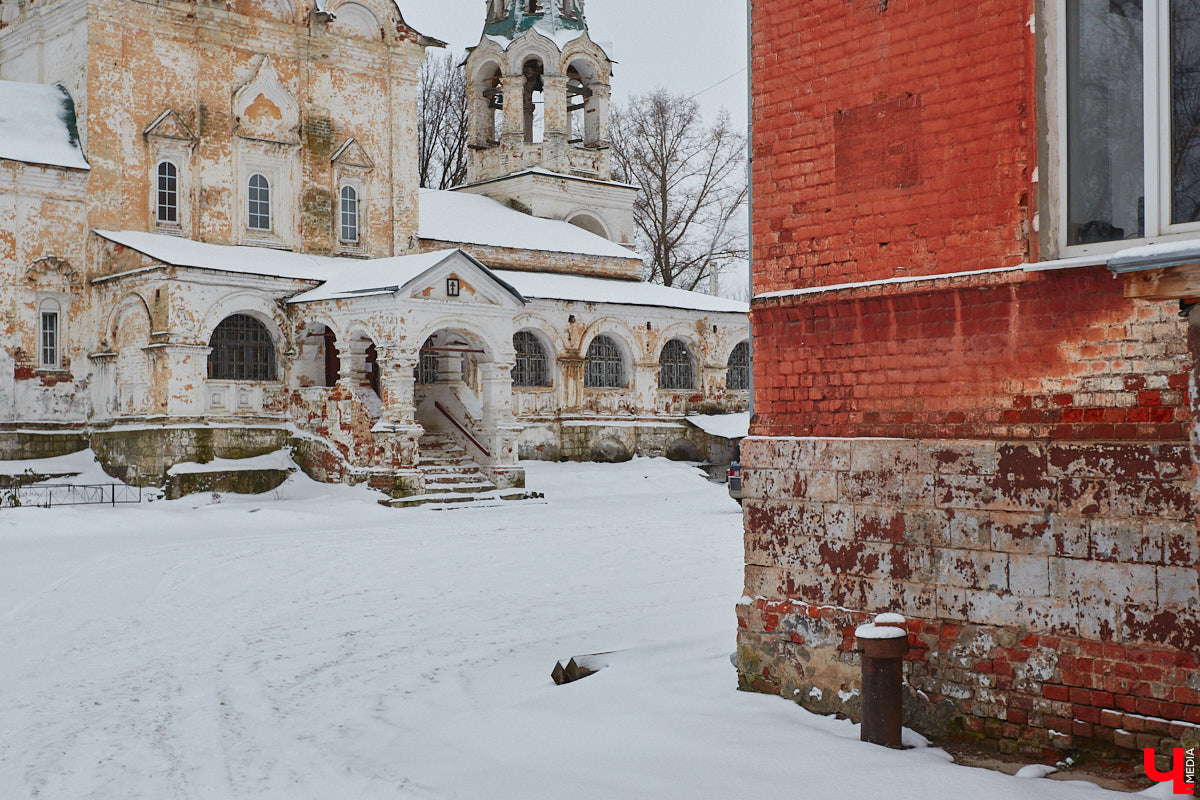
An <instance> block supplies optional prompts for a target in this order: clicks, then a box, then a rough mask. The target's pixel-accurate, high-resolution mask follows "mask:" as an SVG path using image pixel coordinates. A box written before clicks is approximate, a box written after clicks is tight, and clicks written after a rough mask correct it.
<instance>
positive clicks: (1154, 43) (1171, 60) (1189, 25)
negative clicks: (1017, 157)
mask: <svg viewBox="0 0 1200 800" xmlns="http://www.w3.org/2000/svg"><path fill="white" fill-rule="evenodd" d="M1055 2H1056V3H1057V9H1058V12H1059V14H1060V15H1061V20H1062V24H1061V25H1059V26H1058V29H1059V38H1058V48H1059V52H1060V53H1061V54H1062V62H1063V63H1064V64H1065V76H1064V80H1063V82H1062V86H1061V88H1060V94H1059V113H1060V114H1062V115H1065V142H1064V144H1065V158H1064V159H1063V161H1064V163H1063V164H1062V165H1061V169H1062V175H1061V178H1060V184H1059V186H1060V192H1061V193H1062V194H1063V195H1065V197H1064V198H1063V199H1062V200H1060V205H1061V211H1060V218H1059V221H1060V225H1061V226H1062V234H1061V238H1062V240H1063V243H1064V244H1065V245H1067V246H1068V247H1073V246H1087V245H1098V244H1102V243H1106V242H1118V241H1122V240H1127V239H1142V238H1149V237H1156V236H1164V235H1168V234H1178V233H1188V232H1200V0H1162V2H1145V0H1055Z"/></svg>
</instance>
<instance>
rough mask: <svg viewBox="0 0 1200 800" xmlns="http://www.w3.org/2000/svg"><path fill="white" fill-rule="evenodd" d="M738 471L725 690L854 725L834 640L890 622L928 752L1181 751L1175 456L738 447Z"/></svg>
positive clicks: (1180, 461)
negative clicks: (952, 743) (903, 621)
mask: <svg viewBox="0 0 1200 800" xmlns="http://www.w3.org/2000/svg"><path fill="white" fill-rule="evenodd" d="M742 458H743V463H744V464H747V465H750V464H752V465H753V468H750V469H747V470H746V472H745V473H744V481H745V482H744V485H743V488H744V492H745V496H746V501H745V502H746V509H747V510H746V598H745V599H744V600H743V604H742V605H740V606H739V607H738V617H739V625H740V631H739V651H740V653H741V657H740V671H741V675H742V681H743V685H745V686H746V687H748V688H757V689H760V690H767V691H772V692H778V693H780V694H783V695H784V696H786V697H794V698H795V699H797V700H798V701H800V702H801V703H803V704H804V705H806V706H809V707H812V708H814V710H818V711H842V712H845V713H850V714H852V715H854V714H857V706H856V705H855V704H854V703H847V702H846V701H845V700H839V699H838V692H843V693H845V692H851V690H852V689H853V687H855V686H857V683H858V661H857V656H856V655H855V654H854V652H853V650H854V642H853V628H854V625H855V624H858V623H861V622H863V621H866V620H867V617H868V613H867V612H870V613H874V612H877V611H883V610H893V611H898V612H900V613H903V614H905V615H906V616H909V617H910V619H911V622H910V626H909V631H910V639H911V642H912V645H913V648H912V652H911V654H910V656H909V657H908V660H907V663H906V665H905V668H906V683H907V686H908V689H909V697H908V698H907V701H906V706H907V708H906V713H907V715H908V722H909V724H911V725H913V726H915V727H918V728H921V729H923V730H925V731H927V732H929V733H933V734H936V735H947V734H979V735H989V736H993V737H995V738H998V739H1005V740H1007V741H1008V742H1009V744H1008V745H1006V746H1007V747H1009V748H1016V747H1018V746H1021V747H1024V748H1025V749H1026V750H1027V751H1028V750H1036V749H1037V748H1048V747H1060V748H1065V749H1071V748H1074V747H1083V746H1089V745H1095V744H1096V743H1114V744H1117V745H1121V746H1134V744H1131V742H1132V743H1136V746H1138V747H1142V746H1150V747H1159V746H1162V747H1163V749H1164V750H1166V749H1169V747H1170V746H1174V745H1173V743H1177V742H1178V741H1179V738H1180V737H1181V736H1182V735H1183V734H1185V733H1188V732H1192V733H1195V732H1196V731H1195V730H1193V729H1192V728H1189V726H1196V725H1200V693H1198V690H1200V672H1197V669H1196V668H1197V663H1198V662H1197V658H1198V656H1197V652H1200V571H1198V569H1197V562H1198V561H1200V539H1198V537H1197V531H1196V526H1195V523H1194V514H1195V506H1194V503H1193V495H1192V483H1193V480H1194V479H1193V477H1192V457H1191V452H1190V447H1189V446H1188V445H1186V444H1183V443H1170V444H1152V443H1143V442H1110V443H1096V442H1063V443H1044V442H1043V443H1035V442H1028V441H1023V442H1013V441H1009V442H995V441H969V440H967V441H949V440H940V441H928V440H901V439H892V440H880V439H875V440H864V439H859V440H847V439H813V438H809V439H801V438H752V439H747V440H745V441H743V443H742ZM814 689H816V692H814V691H813V690H814ZM1129 714H1138V715H1141V716H1143V717H1152V718H1156V719H1149V720H1141V721H1134V720H1133V719H1127V716H1128V715H1129ZM1129 722H1132V724H1133V727H1130V726H1129V725H1127V724H1126V723H1129ZM1121 731H1125V732H1134V733H1144V734H1146V736H1150V735H1154V736H1155V737H1156V738H1155V739H1154V741H1153V742H1152V743H1149V744H1141V743H1140V742H1143V741H1148V739H1137V738H1136V737H1134V738H1133V739H1131V738H1129V737H1128V736H1127V735H1125V734H1123V733H1121ZM1089 740H1092V741H1090V742H1089Z"/></svg>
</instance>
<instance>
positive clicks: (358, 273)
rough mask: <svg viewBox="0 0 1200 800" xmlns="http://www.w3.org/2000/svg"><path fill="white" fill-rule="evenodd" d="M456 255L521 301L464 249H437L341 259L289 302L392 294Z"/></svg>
mask: <svg viewBox="0 0 1200 800" xmlns="http://www.w3.org/2000/svg"><path fill="white" fill-rule="evenodd" d="M455 256H459V257H461V258H463V259H465V260H466V261H468V262H470V263H471V264H472V265H473V266H475V267H476V268H478V269H479V270H480V271H482V272H483V273H484V274H485V275H487V276H488V277H489V278H491V279H492V280H494V281H495V282H496V283H497V284H499V285H500V286H501V287H503V288H504V289H505V290H507V291H508V292H510V293H511V294H512V295H513V296H514V297H516V298H517V299H518V300H520V301H522V302H524V301H525V298H524V297H522V296H521V294H520V292H518V291H517V290H516V289H515V288H513V286H512V285H511V284H509V283H507V282H506V281H504V280H502V279H501V278H500V277H499V276H497V275H496V273H495V272H494V271H493V270H490V269H488V268H487V267H485V266H484V265H483V264H481V263H479V262H478V261H476V260H475V259H474V258H473V257H472V256H471V254H470V253H467V252H466V251H465V250H458V249H454V250H437V251H435V252H432V253H418V254H416V255H411V256H394V257H392V258H376V259H371V260H370V261H356V260H351V259H342V260H343V261H347V262H352V264H349V263H348V264H341V265H339V266H338V267H337V268H336V270H335V271H332V272H330V273H329V274H328V275H327V279H326V281H325V283H323V284H322V285H320V286H318V287H317V288H316V289H312V290H310V291H307V292H305V293H304V294H301V295H297V296H296V297H293V298H292V299H291V302H293V303H311V302H316V301H318V300H340V299H346V298H351V297H369V296H371V295H377V294H392V293H394V292H398V291H400V290H401V289H402V288H404V287H406V286H408V285H410V284H412V283H415V282H417V281H418V280H419V279H420V278H421V276H422V275H424V274H426V273H427V272H429V271H430V270H433V269H436V268H437V267H439V266H441V265H442V264H444V263H445V262H446V261H448V260H450V259H451V258H454V257H455Z"/></svg>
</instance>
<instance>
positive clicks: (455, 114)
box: [417, 53, 468, 189]
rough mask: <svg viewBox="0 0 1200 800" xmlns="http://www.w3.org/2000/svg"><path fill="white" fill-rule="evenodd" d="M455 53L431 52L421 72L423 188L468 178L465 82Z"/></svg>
mask: <svg viewBox="0 0 1200 800" xmlns="http://www.w3.org/2000/svg"><path fill="white" fill-rule="evenodd" d="M461 60H462V58H461V56H460V55H458V54H456V53H430V54H429V56H428V57H427V58H426V59H425V63H424V64H422V65H421V71H420V118H419V119H418V122H417V153H418V161H417V168H418V171H419V174H420V179H421V187H422V188H424V189H449V188H450V187H452V186H457V185H459V184H460V183H462V182H463V181H465V180H466V179H467V135H468V131H467V83H466V77H465V76H464V75H463V71H462V69H461V68H460V67H459V62H460V61H461Z"/></svg>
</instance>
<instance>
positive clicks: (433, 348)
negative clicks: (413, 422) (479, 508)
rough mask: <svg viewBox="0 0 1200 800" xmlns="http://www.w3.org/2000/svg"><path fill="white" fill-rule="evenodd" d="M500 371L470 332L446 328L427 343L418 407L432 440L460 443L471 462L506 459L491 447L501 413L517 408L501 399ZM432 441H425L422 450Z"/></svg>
mask: <svg viewBox="0 0 1200 800" xmlns="http://www.w3.org/2000/svg"><path fill="white" fill-rule="evenodd" d="M498 366H499V365H497V364H496V362H495V358H494V357H493V355H492V352H491V351H490V350H489V349H488V348H487V346H486V345H485V344H484V342H483V340H482V338H481V337H479V336H477V335H475V334H474V333H472V332H470V331H466V330H463V329H461V328H443V329H440V330H438V331H435V332H434V333H433V334H431V335H430V336H429V337H428V338H426V340H425V342H424V343H423V344H422V345H421V348H420V352H419V353H418V354H417V359H416V367H415V368H414V371H413V377H414V378H415V380H414V384H415V385H414V387H413V403H414V405H415V407H416V418H417V422H419V423H420V424H421V427H423V428H424V429H425V431H426V434H427V436H428V437H434V438H437V439H440V440H441V442H442V443H444V442H445V441H448V440H449V441H454V442H457V443H458V445H459V446H461V447H462V448H463V449H464V450H466V451H467V453H468V455H469V456H470V457H471V458H475V459H483V460H484V461H491V460H492V459H493V458H494V457H496V456H497V455H502V454H493V453H492V452H491V449H490V446H489V444H488V443H489V442H491V441H492V438H493V434H494V433H495V431H494V430H493V429H492V426H493V422H492V420H493V417H494V415H495V413H496V410H497V409H499V408H501V407H508V406H510V404H511V398H509V397H502V396H500V395H499V390H500V388H501V385H500V384H499V382H498V378H499V377H500V376H502V375H504V373H503V372H502V371H500V370H499V368H498ZM505 377H506V376H505ZM504 390H505V391H506V392H507V391H511V386H507V385H506V386H504ZM431 441H432V439H430V440H428V441H427V440H423V443H422V447H425V446H426V444H428V443H430V442H431Z"/></svg>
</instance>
